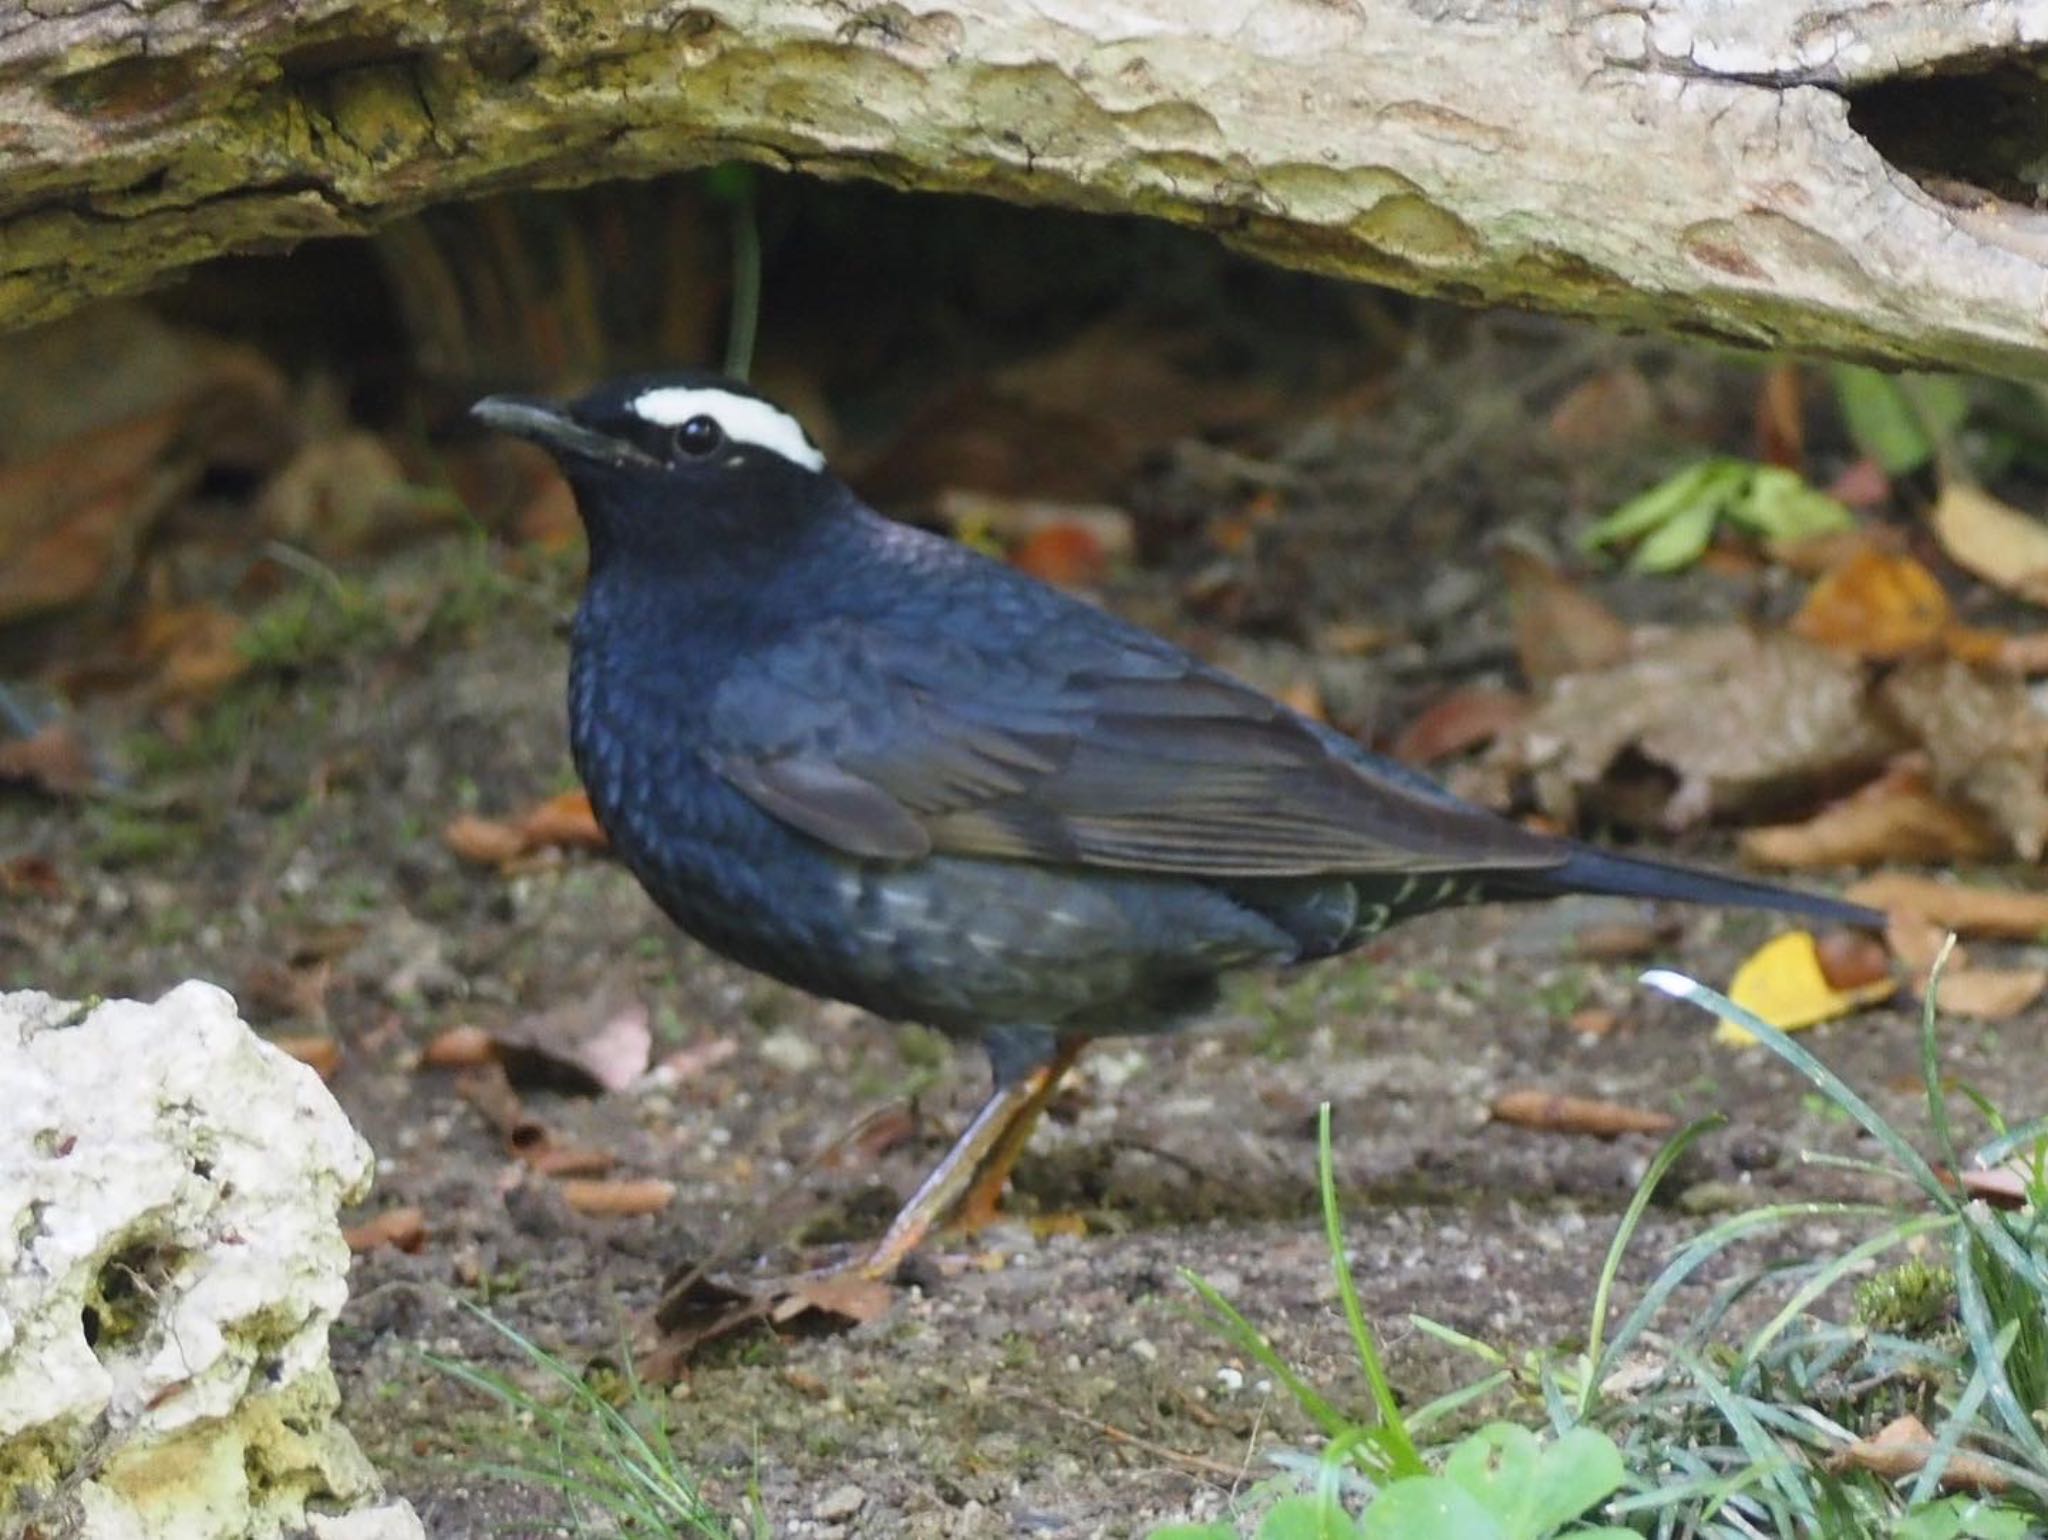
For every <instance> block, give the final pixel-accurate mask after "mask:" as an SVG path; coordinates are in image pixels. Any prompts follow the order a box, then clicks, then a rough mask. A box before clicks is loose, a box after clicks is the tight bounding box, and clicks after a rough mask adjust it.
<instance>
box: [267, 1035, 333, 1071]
mask: <svg viewBox="0 0 2048 1540" xmlns="http://www.w3.org/2000/svg"><path fill="white" fill-rule="evenodd" d="M270 1042H271V1046H272V1047H274V1048H279V1049H282V1050H283V1051H284V1052H286V1053H288V1054H290V1055H291V1056H292V1057H293V1058H294V1059H297V1060H298V1061H299V1062H300V1063H301V1064H304V1065H307V1066H309V1067H310V1068H311V1069H312V1071H313V1073H314V1074H316V1075H318V1076H319V1077H320V1078H321V1079H322V1080H332V1079H333V1078H334V1072H335V1071H336V1070H338V1069H340V1068H341V1044H339V1043H337V1042H336V1041H335V1040H334V1039H333V1038H331V1037H328V1036H327V1035H326V1034H325V1033H317V1034H306V1035H303V1036H298V1037H273V1038H272V1039H271V1040H270Z"/></svg>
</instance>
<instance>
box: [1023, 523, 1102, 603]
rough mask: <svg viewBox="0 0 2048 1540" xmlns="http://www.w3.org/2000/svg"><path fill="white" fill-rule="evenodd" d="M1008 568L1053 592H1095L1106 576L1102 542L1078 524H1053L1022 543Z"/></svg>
mask: <svg viewBox="0 0 2048 1540" xmlns="http://www.w3.org/2000/svg"><path fill="white" fill-rule="evenodd" d="M1010 565H1011V566H1013V567H1015V568H1016V569H1017V570H1018V571H1019V572H1024V573H1028V574H1030V575H1031V576H1032V577H1035V578H1037V579H1038V580H1039V581H1040V582H1041V583H1050V584H1052V585H1053V586H1054V587H1055V588H1096V587H1099V586H1101V583H1102V580H1103V579H1104V578H1105V577H1107V576H1108V575H1109V557H1108V555H1107V553H1105V552H1104V551H1103V549H1102V542H1101V541H1099V540H1097V539H1096V538H1095V536H1094V535H1092V534H1091V533H1089V531H1088V530H1087V529H1085V528H1083V527H1082V526H1081V525H1079V524H1055V525H1051V526H1049V527H1047V528H1045V529H1041V530H1039V531H1038V532H1037V533H1036V534H1034V535H1031V536H1029V537H1027V538H1026V539H1025V540H1023V541H1021V542H1020V543H1019V544H1018V545H1017V547H1016V549H1015V550H1013V551H1011V552H1010Z"/></svg>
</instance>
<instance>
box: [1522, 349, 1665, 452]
mask: <svg viewBox="0 0 2048 1540" xmlns="http://www.w3.org/2000/svg"><path fill="white" fill-rule="evenodd" d="M1656 420H1657V393H1656V391H1655V390H1653V389H1652V388H1651V386H1650V382H1649V381H1648V380H1646V379H1644V378H1643V376H1642V373H1641V372H1640V371H1639V370H1637V369H1636V368H1635V367H1634V366H1633V365H1631V364H1619V365H1616V366H1615V367H1613V368H1611V369H1603V370H1601V371H1600V372H1599V373H1598V374H1595V375H1592V376H1589V377H1588V378H1586V379H1584V380H1582V381H1580V382H1579V383H1578V384H1577V385H1574V386H1573V387H1572V388H1571V390H1570V391H1568V392H1567V393H1566V395H1565V397H1564V399H1563V400H1562V401H1560V402H1558V403H1557V406H1556V407H1555V408H1554V409H1553V410H1552V411H1551V414H1550V425H1549V426H1550V436H1551V437H1552V438H1554V439H1556V440H1557V443H1558V447H1559V448H1561V449H1568V450H1571V451H1573V452H1574V453H1576V454H1584V453H1586V452H1588V451H1590V450H1598V449H1605V448H1609V447H1611V446H1612V445H1615V444H1618V443H1626V442H1627V441H1628V440H1629V439H1631V438H1633V437H1634V436H1635V435H1637V434H1639V433H1641V432H1642V431H1643V430H1644V429H1645V428H1647V427H1649V426H1650V424H1651V423H1653V422H1655V421H1656Z"/></svg>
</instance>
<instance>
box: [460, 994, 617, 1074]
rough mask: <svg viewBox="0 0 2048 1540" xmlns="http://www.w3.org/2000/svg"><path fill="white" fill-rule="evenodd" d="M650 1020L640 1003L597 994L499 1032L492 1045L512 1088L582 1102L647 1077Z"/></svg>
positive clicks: (529, 1018)
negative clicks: (542, 1090) (562, 1094)
mask: <svg viewBox="0 0 2048 1540" xmlns="http://www.w3.org/2000/svg"><path fill="white" fill-rule="evenodd" d="M652 1019H653V1018H652V1017H651V1015H650V1014H649V1012H648V1009H647V1004H646V1002H645V1001H643V1000H639V999H633V998H628V997H624V996H622V995H621V994H619V993H618V992H616V991H600V992H599V993H597V994H595V995H590V996H586V997H584V998H581V999H576V1000H571V1001H568V1002H567V1003H565V1004H563V1005H559V1006H557V1007H555V1008H554V1009H553V1010H549V1011H543V1012H541V1013H540V1014H538V1015H535V1016H528V1017H526V1018H524V1019H523V1020H520V1021H517V1022H514V1023H512V1024H511V1025H509V1026H505V1027H500V1028H499V1029H498V1030H497V1031H495V1032H493V1033H492V1034H491V1039H492V1041H493V1043H494V1044H495V1045H496V1048H497V1056H498V1062H499V1063H501V1064H503V1065H504V1066H505V1072H506V1074H507V1076H509V1077H510V1079H511V1080H512V1082H513V1083H514V1084H515V1085H523V1086H528V1087H531V1086H533V1085H536V1084H538V1085H545V1086H547V1087H548V1088H550V1089H552V1090H560V1091H567V1092H569V1093H570V1094H572V1095H586V1096H587V1095H595V1094H596V1093H597V1092H599V1091H623V1090H625V1089H626V1087H627V1086H629V1085H631V1084H632V1083H633V1082H634V1081H636V1080H638V1079H639V1078H640V1077H641V1076H642V1075H643V1074H645V1073H646V1072H647V1064H648V1060H649V1058H650V1056H651V1055H652V1053H653V1050H654V1031H653V1027H652V1025H651V1023H652Z"/></svg>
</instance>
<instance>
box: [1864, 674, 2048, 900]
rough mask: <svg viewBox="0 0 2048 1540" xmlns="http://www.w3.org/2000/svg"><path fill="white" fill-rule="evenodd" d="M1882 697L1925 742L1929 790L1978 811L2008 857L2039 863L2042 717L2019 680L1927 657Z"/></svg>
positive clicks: (2047, 769)
mask: <svg viewBox="0 0 2048 1540" xmlns="http://www.w3.org/2000/svg"><path fill="white" fill-rule="evenodd" d="M1883 694H1884V701H1885V704H1886V705H1887V706H1889V707H1890V708H1891V711H1892V713H1893V715H1894V716H1895V717H1896V718H1897V719H1898V720H1899V721H1900V722H1901V723H1903V724H1904V725H1905V726H1906V728H1907V729H1908V730H1909V731H1910V732H1911V733H1912V734H1913V735H1914V736H1915V737H1916V738H1917V739H1918V740H1919V741H1920V742H1921V744H1923V745H1924V746H1925V748H1926V750H1927V754H1928V756H1929V758H1930V759H1931V760H1932V762H1933V767H1934V786H1935V789H1936V790H1937V791H1938V792H1940V793H1941V794H1942V795H1943V796H1944V797H1945V798H1947V799H1949V800H1950V801H1955V802H1961V803H1963V804H1965V805H1967V806H1969V807H1973V808H1975V809H1976V810H1977V811H1978V812H1980V813H1982V814H1983V815H1984V817H1985V818H1987V819H1988V820H1989V821H1990V822H1991V823H1992V824H1993V825H1994V826H1995V827H1997V828H1998V829H1999V830H2001V831H2002V832H2003V833H2004V835H2005V837H2006V839H2007V840H2008V841H2009V842H2010V844H2011V847H2012V849H2013V851H2014V853H2015V854H2017V855H2019V856H2021V857H2023V858H2025V859H2026V860H2029V861H2037V860H2039V859H2040V858H2041V853H2042V850H2043V848H2044V847H2048V715H2043V714H2042V713H2041V712H2039V711H2037V710H2035V708H2034V703H2033V700H2032V698H2031V697H2030V696H2029V694H2028V692H2027V687H2026V684H2025V683H2024V681H2022V680H2020V679H2017V678H2014V677H2013V676H2011V675H2009V674H1991V673H1987V672H1985V671H1984V670H1982V669H1976V668H1972V667H1970V666H1969V665H1968V664H1966V663H1961V662H1958V661H1957V660H1955V659H1954V658H1939V659H1926V660H1923V661H1920V662H1917V663H1911V664H1908V665H1906V666H1905V667H1903V668H1901V669H1899V670H1898V672H1896V673H1895V674H1893V675H1892V676H1891V678H1890V679H1888V680H1886V681H1885V684H1884V691H1883Z"/></svg>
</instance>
